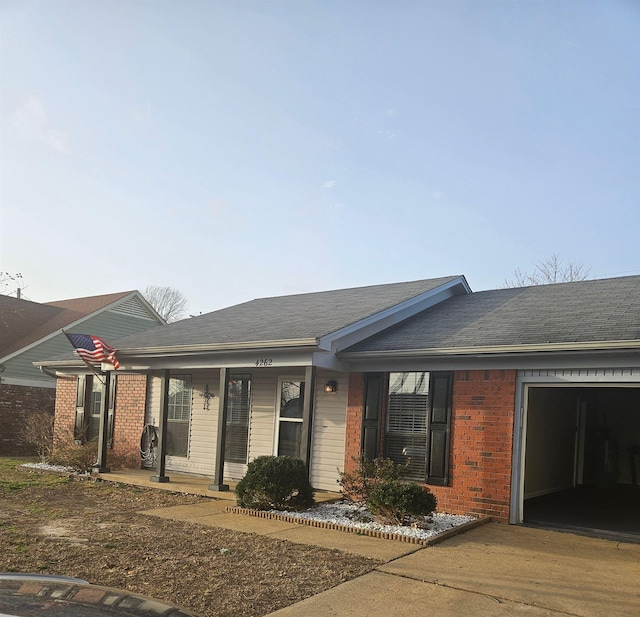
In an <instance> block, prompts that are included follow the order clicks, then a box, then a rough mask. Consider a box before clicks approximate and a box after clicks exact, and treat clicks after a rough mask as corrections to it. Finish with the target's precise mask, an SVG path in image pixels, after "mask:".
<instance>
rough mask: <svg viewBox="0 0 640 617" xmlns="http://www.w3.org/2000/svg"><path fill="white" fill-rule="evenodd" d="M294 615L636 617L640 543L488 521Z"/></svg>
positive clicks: (281, 615)
mask: <svg viewBox="0 0 640 617" xmlns="http://www.w3.org/2000/svg"><path fill="white" fill-rule="evenodd" d="M345 550H348V548H347V547H346V546H345ZM294 615H295V616H299V615H305V617H314V616H317V617H321V616H322V617H326V616H330V615H331V616H339V615H344V616H345V617H346V616H347V615H348V616H349V617H388V616H389V615H393V616H394V617H403V616H405V615H406V616H407V617H430V616H434V617H435V616H437V617H453V616H456V617H459V616H464V617H490V616H491V617H502V616H505V617H506V616H508V615H514V616H516V617H519V616H521V615H522V616H526V617H541V616H543V615H545V616H561V615H562V616H567V615H578V616H580V617H596V616H606V617H626V616H628V617H632V616H633V617H638V616H639V615H640V545H637V544H622V543H616V542H611V541H608V540H600V539H596V538H587V537H583V536H577V535H572V534H566V533H561V532H557V531H547V530H542V529H532V528H527V527H516V526H510V525H500V524H496V523H490V524H487V525H483V526H482V527H478V528H476V529H473V530H471V531H469V532H467V533H464V534H461V535H459V536H456V537H454V538H452V539H449V540H447V541H445V542H443V543H442V544H438V545H435V546H431V547H427V548H424V549H421V550H417V551H416V552H413V553H411V554H409V555H406V556H403V557H399V558H398V559H395V560H392V561H389V562H387V563H385V564H383V565H381V566H379V567H377V568H376V570H375V571H373V572H371V573H369V574H367V575H365V576H362V577H360V578H357V579H354V580H352V581H349V582H348V583H345V584H343V585H339V586H338V587H335V588H334V589H331V590H329V591H326V592H324V593H321V594H318V595H317V596H314V597H312V598H309V599H307V600H304V601H303V602H300V603H298V604H294V605H292V606H290V607H287V608H285V609H282V610H280V611H277V612H275V613H272V617H276V616H277V617H292V616H294Z"/></svg>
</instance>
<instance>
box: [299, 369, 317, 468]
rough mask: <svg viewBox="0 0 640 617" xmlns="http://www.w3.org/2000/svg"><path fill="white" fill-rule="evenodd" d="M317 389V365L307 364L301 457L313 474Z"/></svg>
mask: <svg viewBox="0 0 640 617" xmlns="http://www.w3.org/2000/svg"><path fill="white" fill-rule="evenodd" d="M315 391H316V367H315V366H307V367H306V368H305V371H304V401H303V402H302V444H301V448H300V458H301V459H302V460H303V461H304V462H305V463H306V465H307V471H308V473H309V474H311V424H312V422H313V399H314V398H315Z"/></svg>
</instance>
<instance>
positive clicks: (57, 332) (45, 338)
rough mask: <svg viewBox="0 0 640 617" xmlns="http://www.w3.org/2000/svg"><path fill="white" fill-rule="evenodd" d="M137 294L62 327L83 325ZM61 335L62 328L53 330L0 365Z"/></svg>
mask: <svg viewBox="0 0 640 617" xmlns="http://www.w3.org/2000/svg"><path fill="white" fill-rule="evenodd" d="M137 293H138V292H136V291H132V292H131V293H128V294H127V295H126V296H124V297H123V298H120V299H119V300H116V301H114V302H111V303H110V304H107V305H106V306H103V307H102V308H99V309H98V310H96V311H93V313H89V314H88V315H84V316H83V317H81V318H80V319H78V320H76V321H74V322H72V323H69V324H67V325H66V326H64V329H65V330H70V329H71V328H75V327H76V326H79V325H80V324H81V323H84V322H85V321H87V320H88V319H91V318H92V317H95V316H96V315H99V314H100V313H104V312H105V311H108V310H109V309H111V308H113V307H114V306H117V305H118V304H121V303H123V302H125V301H127V300H129V299H130V298H132V297H134V296H136V294H137ZM61 334H62V328H58V329H57V330H54V331H53V332H51V333H49V334H47V335H46V336H43V337H42V338H40V339H38V340H37V341H34V342H33V343H30V344H29V345H25V346H24V347H22V348H21V349H18V350H17V351H14V352H13V353H11V354H9V355H8V356H5V357H4V358H0V363H4V362H7V361H9V360H11V359H12V358H15V357H16V356H19V355H20V354H23V353H24V352H25V351H29V350H30V349H33V348H34V347H37V346H38V345H41V344H42V343H46V342H47V341H50V340H51V339H52V338H55V337H56V336H61Z"/></svg>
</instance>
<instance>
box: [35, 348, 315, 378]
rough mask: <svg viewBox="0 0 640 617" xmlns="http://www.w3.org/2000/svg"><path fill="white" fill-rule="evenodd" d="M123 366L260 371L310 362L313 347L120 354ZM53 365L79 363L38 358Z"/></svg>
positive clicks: (72, 367)
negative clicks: (154, 354) (139, 354)
mask: <svg viewBox="0 0 640 617" xmlns="http://www.w3.org/2000/svg"><path fill="white" fill-rule="evenodd" d="M118 360H119V361H120V367H121V368H120V369H118V374H121V373H122V372H126V371H134V372H140V371H149V370H161V369H177V370H195V369H219V368H242V369H244V370H252V371H260V370H262V369H269V368H283V367H292V366H309V365H310V364H311V362H312V360H313V350H312V349H309V348H307V349H305V348H291V349H276V350H273V349H271V350H268V349H267V350H257V351H251V350H248V351H247V350H245V351H241V352H238V351H231V352H229V351H220V352H217V353H201V354H191V355H175V356H167V355H159V356H155V357H153V356H146V357H132V358H126V357H120V356H119V357H118ZM42 364H46V366H47V367H48V368H50V369H55V370H57V371H62V372H76V371H77V370H78V366H79V365H78V364H77V363H76V362H73V361H72V360H66V361H65V360H57V361H48V362H39V363H38V365H42ZM101 368H102V370H103V371H112V370H113V366H112V365H111V364H104V363H103V364H102V366H101Z"/></svg>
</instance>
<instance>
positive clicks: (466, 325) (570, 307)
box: [345, 276, 640, 352]
mask: <svg viewBox="0 0 640 617" xmlns="http://www.w3.org/2000/svg"><path fill="white" fill-rule="evenodd" d="M632 340H640V276H629V277H620V278H613V279H599V280H593V281H581V282H573V283H558V284H554V285H539V286H534V287H522V288H515V289H499V290H493V291H481V292H475V293H473V294H469V295H461V296H454V297H452V298H450V299H448V300H446V301H444V302H442V303H441V304H438V305H436V306H435V307H433V308H431V309H428V310H427V311H424V312H423V313H420V314H419V315H416V316H415V317H413V318H411V319H409V320H407V321H405V322H403V323H401V324H399V325H397V326H395V327H393V328H390V329H388V330H386V331H384V332H382V333H380V334H379V335H376V336H373V337H371V338H369V339H367V340H365V341H362V342H360V343H358V344H356V345H354V346H352V347H350V348H349V349H346V350H345V352H366V351H372V352H375V351H396V350H430V349H447V348H469V347H484V346H512V345H536V344H545V343H566V344H570V343H581V342H603V341H632Z"/></svg>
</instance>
